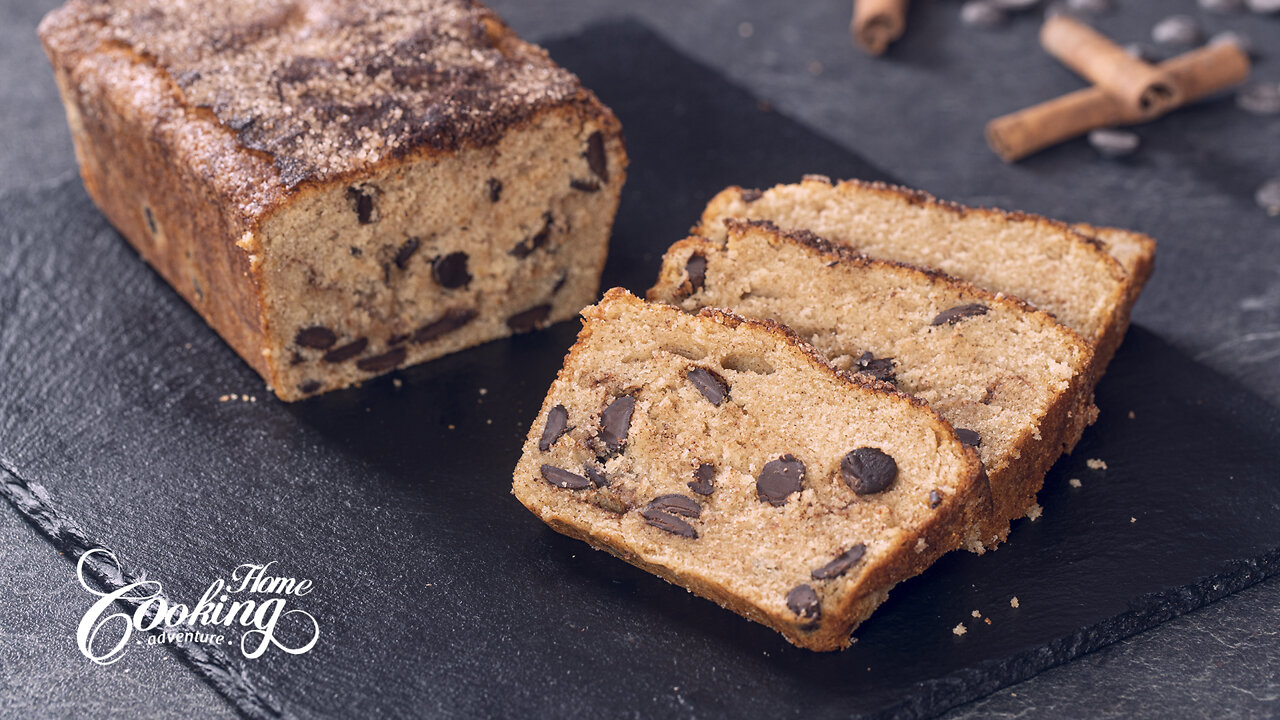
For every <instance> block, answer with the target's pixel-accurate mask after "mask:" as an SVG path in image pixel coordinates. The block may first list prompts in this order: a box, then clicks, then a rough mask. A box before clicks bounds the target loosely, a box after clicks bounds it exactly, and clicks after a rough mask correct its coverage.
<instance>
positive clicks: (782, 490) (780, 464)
mask: <svg viewBox="0 0 1280 720" xmlns="http://www.w3.org/2000/svg"><path fill="white" fill-rule="evenodd" d="M803 483H804V463H803V462H800V460H798V459H796V456H794V455H790V454H787V455H783V456H782V457H780V458H778V459H777V460H770V461H769V462H767V463H765V464H764V469H763V470H761V471H760V477H758V478H756V497H757V498H759V499H760V501H761V502H767V503H769V504H770V505H773V506H775V507H781V506H783V505H786V504H787V498H788V497H791V495H793V494H795V493H798V492H800V488H801V486H802V484H803Z"/></svg>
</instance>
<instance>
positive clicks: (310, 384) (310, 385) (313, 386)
mask: <svg viewBox="0 0 1280 720" xmlns="http://www.w3.org/2000/svg"><path fill="white" fill-rule="evenodd" d="M319 389H320V381H318V380H308V381H306V382H304V383H299V384H298V392H300V393H304V394H306V395H310V394H311V393H313V392H316V391H317V390H319Z"/></svg>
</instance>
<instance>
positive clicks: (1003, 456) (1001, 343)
mask: <svg viewBox="0 0 1280 720" xmlns="http://www.w3.org/2000/svg"><path fill="white" fill-rule="evenodd" d="M726 230H727V235H726V237H725V240H724V241H723V242H715V241H712V240H707V239H705V238H700V237H691V238H688V239H686V240H682V241H680V242H678V243H676V244H675V245H672V246H671V248H670V249H669V250H668V251H667V253H666V256H665V257H664V258H663V264H662V270H661V271H660V273H659V276H658V281H657V284H655V285H654V287H653V288H652V289H651V290H650V291H649V299H650V300H656V301H660V302H665V303H670V304H672V305H676V306H678V307H680V308H681V309H683V310H685V311H688V312H697V311H698V310H699V309H701V308H704V307H719V308H724V309H727V310H730V311H732V312H735V313H738V314H740V315H743V316H745V317H748V318H752V319H763V320H772V321H776V322H779V323H782V324H785V325H787V326H789V327H790V328H791V329H792V330H794V331H795V332H796V333H797V334H798V335H800V337H802V338H804V339H805V340H807V341H809V342H811V343H812V344H813V346H814V347H815V348H817V349H818V350H819V351H821V352H822V353H823V354H824V355H826V357H827V358H828V359H829V360H830V361H831V362H832V364H834V365H836V366H837V367H840V368H842V369H845V370H849V371H851V372H855V373H863V374H865V375H869V376H872V377H876V378H878V379H880V380H883V381H885V382H889V383H893V384H894V385H895V386H896V387H897V388H898V389H899V390H902V391H903V392H906V393H909V394H911V395H913V396H915V397H918V398H920V399H921V400H925V401H927V402H928V403H929V405H930V407H932V408H933V409H934V410H936V411H938V413H939V414H941V415H942V416H943V417H944V418H946V419H947V420H948V421H950V422H951V424H952V425H954V426H955V427H956V428H958V429H959V433H960V438H961V440H962V441H964V442H969V443H971V444H973V445H975V446H976V447H977V448H978V454H979V456H980V457H981V458H982V461H983V463H984V465H985V466H986V470H987V476H988V478H989V480H990V484H991V496H992V500H993V504H994V514H993V515H992V516H991V517H990V518H989V519H988V520H987V521H985V522H984V523H983V525H982V527H981V532H980V533H979V538H980V540H981V542H982V543H983V544H984V545H987V546H992V545H994V544H996V543H997V542H998V541H999V540H1002V539H1003V538H1004V537H1005V535H1006V534H1007V533H1008V529H1009V521H1010V520H1012V519H1015V518H1018V517H1021V516H1023V515H1025V514H1026V513H1027V511H1028V510H1029V509H1030V508H1031V507H1032V506H1033V505H1034V504H1035V501H1036V493H1037V492H1038V491H1039V490H1040V487H1041V485H1042V483H1043V481H1044V476H1045V473H1046V472H1047V471H1048V469H1049V467H1050V466H1051V465H1052V464H1053V462H1054V461H1055V460H1056V459H1057V458H1058V456H1059V455H1060V454H1062V453H1063V452H1064V451H1069V450H1070V449H1071V448H1072V447H1074V446H1075V443H1076V441H1077V440H1079V438H1080V433H1081V432H1083V430H1084V428H1085V427H1086V426H1087V425H1088V424H1089V423H1091V422H1092V421H1093V419H1094V417H1095V415H1096V409H1095V408H1094V407H1093V402H1092V388H1091V386H1090V385H1089V383H1088V382H1087V373H1088V371H1089V368H1090V362H1091V360H1092V357H1093V351H1092V348H1091V346H1090V345H1089V343H1088V342H1086V341H1085V340H1084V339H1083V338H1081V337H1080V336H1079V335H1078V334H1077V333H1076V332H1074V331H1073V330H1071V329H1069V328H1067V327H1066V326H1064V325H1062V324H1060V323H1058V322H1056V321H1055V320H1054V319H1053V318H1052V317H1050V316H1049V315H1048V314H1046V313H1044V312H1041V311H1038V310H1035V309H1033V308H1031V307H1029V306H1027V305H1026V304H1025V303H1023V302H1022V301H1020V300H1016V299H1013V298H1010V297H1007V296H1002V295H996V294H993V293H991V292H988V291H986V290H983V289H981V288H979V287H976V286H974V285H972V284H970V283H966V282H964V281H962V280H956V279H955V278H951V277H948V276H946V275H943V274H941V273H938V272H930V271H925V270H921V269H919V268H915V267H911V266H908V265H903V264H900V263H894V262H889V261H883V260H870V259H867V258H866V257H863V256H860V255H858V254H856V253H854V252H853V251H851V250H849V249H848V248H843V247H837V246H833V245H831V244H829V243H827V242H826V241H825V240H822V239H820V238H818V237H817V236H815V235H813V234H812V233H808V232H793V233H784V232H782V231H780V230H778V229H777V228H776V227H775V226H773V225H772V224H770V223H768V222H766V221H758V220H757V221H739V220H728V221H726ZM975 549H979V548H975Z"/></svg>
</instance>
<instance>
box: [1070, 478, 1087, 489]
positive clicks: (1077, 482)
mask: <svg viewBox="0 0 1280 720" xmlns="http://www.w3.org/2000/svg"><path fill="white" fill-rule="evenodd" d="M1067 484H1068V485H1070V486H1071V487H1073V488H1078V487H1080V486H1081V485H1083V484H1084V483H1082V482H1080V478H1071V479H1070V480H1068V481H1067Z"/></svg>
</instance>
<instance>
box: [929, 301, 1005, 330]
mask: <svg viewBox="0 0 1280 720" xmlns="http://www.w3.org/2000/svg"><path fill="white" fill-rule="evenodd" d="M990 309H991V308H989V307H987V306H986V305H983V304H982V303H970V304H968V305H957V306H955V307H953V308H947V309H946V310H943V311H942V312H940V313H938V316H937V317H935V318H934V319H933V322H931V323H929V324H930V325H941V324H943V323H946V324H947V325H955V324H956V323H958V322H960V321H961V320H963V319H965V318H969V317H975V316H977V315H986V314H987V311H988V310H990Z"/></svg>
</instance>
